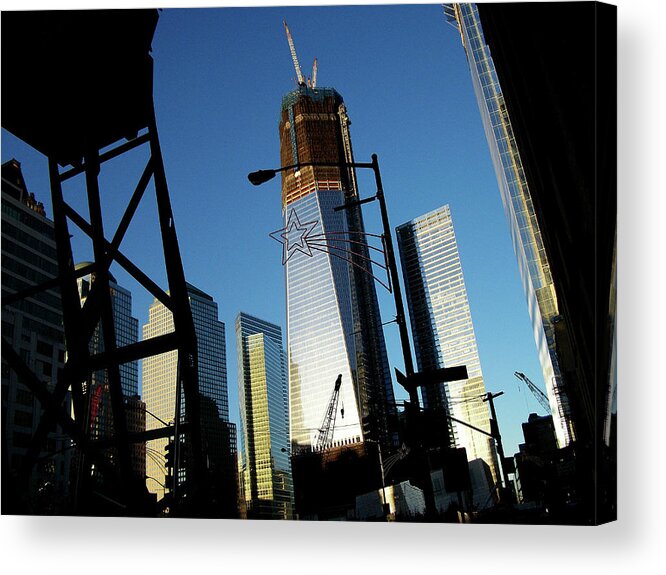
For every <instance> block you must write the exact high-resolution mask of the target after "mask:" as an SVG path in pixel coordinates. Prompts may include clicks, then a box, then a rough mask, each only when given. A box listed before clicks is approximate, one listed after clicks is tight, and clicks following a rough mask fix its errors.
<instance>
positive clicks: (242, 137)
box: [2, 4, 545, 454]
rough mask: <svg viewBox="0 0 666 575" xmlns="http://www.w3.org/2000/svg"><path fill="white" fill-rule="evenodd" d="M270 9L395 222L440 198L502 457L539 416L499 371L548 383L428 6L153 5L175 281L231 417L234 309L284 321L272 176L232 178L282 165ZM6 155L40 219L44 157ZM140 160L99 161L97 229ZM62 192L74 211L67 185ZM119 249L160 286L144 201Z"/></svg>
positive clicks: (6, 140)
mask: <svg viewBox="0 0 666 575" xmlns="http://www.w3.org/2000/svg"><path fill="white" fill-rule="evenodd" d="M283 19H286V20H287V22H288V24H289V27H290V29H291V33H292V36H293V38H294V41H295V43H296V49H297V51H298V56H299V59H300V62H301V67H302V69H303V72H304V74H306V75H307V74H309V71H310V69H311V67H312V61H313V59H314V57H315V56H316V57H317V59H318V67H319V71H318V79H317V83H318V85H319V86H321V87H334V88H335V89H336V90H337V91H338V92H340V94H341V95H342V96H343V98H344V99H345V103H346V105H347V109H348V113H349V116H350V118H351V120H352V126H351V134H352V143H353V148H354V154H355V158H356V160H357V161H359V162H365V161H369V160H370V156H371V154H373V153H376V154H377V155H378V156H379V163H380V168H381V171H382V179H383V183H384V188H385V193H386V199H387V205H388V211H389V217H390V220H391V224H392V227H394V228H395V227H396V226H398V225H399V224H402V223H404V222H405V221H407V220H410V219H412V218H414V217H416V216H419V215H421V214H423V213H425V212H428V211H430V210H432V209H435V208H438V207H440V206H441V205H443V204H447V203H448V204H449V205H450V207H451V211H452V216H453V221H454V226H455V229H456V236H457V241H458V247H459V250H460V256H461V261H462V266H463V273H464V276H465V280H466V286H467V292H468V296H469V300H470V306H471V311H472V319H473V322H474V327H475V331H476V336H477V341H478V347H479V354H480V358H481V366H482V370H483V374H484V379H485V383H486V388H487V389H488V390H491V391H494V392H497V391H504V396H503V397H502V398H500V399H498V400H497V401H496V407H497V412H498V417H499V424H500V429H501V431H502V434H503V437H504V442H505V451H506V452H507V454H513V453H514V452H515V451H517V446H518V444H519V443H520V442H521V441H522V432H521V428H520V423H521V422H523V421H526V419H527V416H528V414H529V413H530V412H537V413H540V414H542V413H543V412H542V411H541V407H540V406H539V404H538V403H537V402H536V401H535V400H534V398H533V397H532V396H531V394H530V393H529V391H528V390H526V389H525V388H524V387H520V386H521V385H522V384H519V383H518V380H517V379H516V378H515V377H514V376H513V372H514V371H522V372H524V373H525V374H527V375H528V376H529V377H530V378H531V379H532V381H534V382H535V383H536V384H537V385H538V386H540V387H541V388H542V389H545V388H544V384H543V380H542V377H541V369H540V367H539V363H538V359H537V353H536V348H535V344H534V339H533V337H532V331H531V325H530V322H529V318H528V313H527V306H526V302H525V296H524V294H523V290H522V287H521V284H520V280H519V276H518V270H517V265H516V259H515V256H514V254H513V250H512V247H511V242H510V237H509V231H508V226H507V223H506V220H505V217H504V212H503V209H502V204H501V200H500V195H499V191H498V188H497V182H496V180H495V175H494V172H493V169H492V164H491V160H490V155H489V152H488V146H487V143H486V140H485V136H484V133H483V129H482V125H481V120H480V116H479V110H478V107H477V104H476V100H475V98H474V94H473V91H472V85H471V79H470V75H469V70H468V68H467V62H466V60H465V55H464V51H463V48H462V45H461V42H460V37H459V35H458V32H457V31H456V30H455V29H454V28H452V27H451V26H450V25H448V24H447V23H446V21H445V19H444V16H443V12H442V9H441V6H440V5H435V4H433V5H394V6H343V7H268V8H223V9H186V10H175V9H166V10H164V11H162V12H161V15H160V19H159V22H158V25H157V30H156V33H155V37H154V39H153V57H154V60H155V80H154V99H155V104H156V113H157V121H158V129H159V133H160V140H161V144H162V151H163V155H164V161H165V166H166V173H167V179H168V183H169V190H170V194H171V200H172V203H173V210H174V217H175V222H176V229H177V231H178V236H179V240H180V247H181V251H182V255H183V260H184V267H185V273H186V277H187V279H188V281H189V282H190V283H192V284H194V285H196V286H197V287H199V288H200V289H202V290H204V291H206V292H207V293H209V294H211V295H212V296H213V297H214V299H215V300H216V301H217V302H218V304H219V309H220V320H221V321H223V322H224V323H225V324H226V329H227V358H228V375H229V378H228V379H229V381H228V384H229V396H230V411H231V417H232V419H233V420H234V421H236V422H238V421H239V417H238V400H237V383H236V377H237V370H236V345H235V334H234V331H233V329H234V319H235V316H236V314H237V313H238V312H239V311H245V312H248V313H251V314H253V315H256V316H258V317H261V318H263V319H266V320H268V321H272V322H274V323H277V324H279V325H281V326H282V327H283V329H284V328H285V309H284V276H283V269H282V265H281V246H280V245H279V244H278V243H276V242H275V241H273V240H272V239H271V238H270V237H269V235H268V234H269V233H270V232H272V231H274V230H277V229H279V228H281V227H283V223H282V220H281V209H280V184H279V179H276V180H273V181H272V182H269V183H267V184H264V185H263V186H262V187H259V188H255V187H254V186H252V185H251V184H250V183H249V182H248V181H247V178H246V176H247V174H248V172H251V171H254V170H256V169H259V168H275V167H278V166H279V140H278V131H277V127H278V119H279V111H280V103H281V98H282V96H283V95H284V94H286V93H287V92H289V91H290V90H291V89H293V88H294V87H295V81H294V78H295V72H294V68H293V65H292V62H291V57H290V54H289V48H288V45H287V40H286V37H285V33H284V28H283V25H282V21H283ZM12 157H14V158H16V159H17V160H19V161H20V162H21V163H22V166H23V171H24V175H25V178H26V181H27V184H28V187H29V189H30V191H32V192H34V193H35V195H36V196H37V197H38V199H39V200H41V201H43V202H44V203H45V204H46V206H47V213H49V215H50V214H51V210H50V199H49V183H48V173H47V166H46V159H45V158H44V157H43V156H41V155H40V154H38V153H37V152H35V151H34V150H32V149H31V148H29V147H28V146H27V145H25V144H24V143H22V142H20V141H18V140H16V139H15V138H14V137H13V136H11V135H10V134H8V133H7V132H5V131H4V130H3V132H2V161H3V162H4V161H7V160H8V159H10V158H12ZM145 158H146V156H145V153H143V152H139V153H136V154H133V155H131V156H128V157H126V158H122V159H120V160H115V161H114V163H113V165H110V166H109V167H108V168H105V169H104V171H103V176H102V179H101V186H102V193H103V202H104V210H105V218H106V219H105V227H106V231H107V235H108V236H110V235H112V233H113V230H114V229H115V228H114V226H115V225H116V224H117V222H118V220H119V218H120V215H121V214H122V210H123V209H124V207H125V205H126V202H127V198H128V197H129V195H130V193H131V192H132V191H133V189H134V186H135V184H136V181H137V180H138V176H139V174H140V170H141V169H142V168H143V165H144V164H145ZM364 172H368V173H364ZM358 176H359V192H360V195H361V197H367V196H371V195H374V192H375V187H374V180H373V177H372V172H371V171H369V170H364V171H363V170H362V171H360V172H359V173H358ZM65 195H66V198H67V199H68V200H69V201H70V202H71V203H72V204H73V205H74V206H75V207H77V206H78V207H79V208H80V211H81V213H83V214H85V213H86V212H85V210H84V206H85V204H84V202H83V194H82V187H81V186H80V185H79V184H78V183H77V182H74V183H73V184H72V185H69V186H68V187H67V188H65ZM364 210H365V211H364V217H365V222H366V229H367V231H368V232H371V233H380V232H381V225H380V220H379V211H378V207H377V205H376V204H375V203H371V204H368V205H366V206H365V207H364ZM72 232H73V233H74V235H75V237H74V245H75V250H76V251H75V256H76V259H77V260H78V261H83V260H86V259H91V249H90V245H89V242H87V241H85V239H84V238H82V236H81V234H80V233H78V231H77V230H76V229H75V228H73V230H72ZM121 249H122V250H123V252H124V253H125V254H126V255H127V256H129V257H130V258H131V259H132V260H133V261H134V262H135V263H137V265H139V267H141V268H142V269H143V270H144V271H146V272H148V273H149V275H151V277H153V278H155V279H157V280H158V283H160V285H162V286H166V281H165V275H164V272H163V262H162V261H161V247H160V243H159V237H158V234H157V219H156V216H155V207H154V202H152V201H151V198H150V197H149V194H148V195H147V197H146V198H144V203H143V204H142V206H141V207H140V209H139V213H138V215H137V218H136V219H135V221H134V222H133V224H132V226H131V227H130V230H129V232H128V235H127V238H126V240H125V242H124V243H123V246H122V248H121ZM112 271H113V273H114V275H115V276H116V278H117V279H118V281H119V283H121V284H122V285H124V286H125V287H127V288H129V289H130V290H132V292H133V298H134V315H135V316H136V317H138V319H139V324H140V326H141V325H143V324H144V323H146V321H147V316H148V306H149V305H150V303H151V301H152V297H151V296H150V295H149V294H147V293H146V292H145V291H144V290H143V288H141V287H140V286H138V284H136V283H135V282H134V281H133V280H131V278H129V277H128V276H127V274H125V273H124V272H123V271H122V269H120V268H119V267H117V266H115V267H114V268H112ZM378 293H379V296H380V307H381V310H382V315H383V320H384V321H387V320H389V319H392V318H393V315H394V306H393V302H392V298H391V296H390V295H389V294H388V293H386V292H385V291H384V290H383V288H381V286H378ZM385 334H386V338H387V344H388V352H389V362H390V363H391V365H392V366H396V367H398V368H400V369H402V356H401V351H400V345H399V339H398V333H397V328H396V326H395V324H389V325H387V326H386V328H385ZM396 392H397V395H398V396H399V397H401V398H404V397H405V394H404V393H403V392H402V390H401V389H399V388H397V387H396Z"/></svg>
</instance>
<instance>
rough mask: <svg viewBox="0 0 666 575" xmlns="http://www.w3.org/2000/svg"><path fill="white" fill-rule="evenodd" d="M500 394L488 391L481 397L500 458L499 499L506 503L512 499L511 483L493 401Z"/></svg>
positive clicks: (501, 393) (501, 392)
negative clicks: (488, 415)
mask: <svg viewBox="0 0 666 575" xmlns="http://www.w3.org/2000/svg"><path fill="white" fill-rule="evenodd" d="M500 395H504V392H503V391H500V392H499V393H496V394H494V395H493V394H492V393H491V392H490V391H489V392H488V393H487V394H486V397H485V398H484V399H483V401H487V402H488V405H489V406H490V433H491V434H492V437H493V438H494V439H495V444H496V445H497V454H498V455H499V460H500V467H501V468H502V477H503V479H504V489H503V491H502V495H503V497H502V498H501V499H504V500H505V501H506V502H507V503H510V502H512V501H513V497H512V496H511V489H510V487H509V485H511V483H510V482H509V473H508V471H507V469H506V464H505V462H504V447H503V446H502V436H501V435H500V431H499V425H498V424H497V413H496V412H495V403H494V401H493V400H494V399H495V398H496V397H499V396H500Z"/></svg>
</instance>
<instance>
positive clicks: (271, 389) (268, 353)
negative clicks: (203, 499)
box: [236, 312, 294, 519]
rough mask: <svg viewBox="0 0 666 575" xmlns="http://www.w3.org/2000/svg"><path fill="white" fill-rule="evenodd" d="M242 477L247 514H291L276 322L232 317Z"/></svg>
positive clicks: (256, 516) (273, 516) (281, 357)
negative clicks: (234, 319) (234, 333)
mask: <svg viewBox="0 0 666 575" xmlns="http://www.w3.org/2000/svg"><path fill="white" fill-rule="evenodd" d="M236 350H237V353H238V402H239V407H240V419H241V434H240V440H241V441H240V456H241V473H242V477H241V481H242V483H243V493H244V496H245V501H246V509H247V516H248V518H249V519H293V507H294V494H293V481H292V474H291V461H290V457H289V405H288V403H289V402H288V390H287V369H286V358H285V352H284V348H283V346H282V330H281V328H280V327H279V326H277V325H275V324H272V323H269V322H267V321H264V320H261V319H259V318H256V317H253V316H251V315H249V314H246V313H242V312H241V313H240V314H238V316H237V317H236Z"/></svg>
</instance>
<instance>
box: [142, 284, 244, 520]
mask: <svg viewBox="0 0 666 575" xmlns="http://www.w3.org/2000/svg"><path fill="white" fill-rule="evenodd" d="M187 292H188V295H189V300H190V308H191V309H192V319H193V320H194V330H195V333H196V337H197V356H198V366H199V372H198V382H199V391H200V412H201V427H202V437H203V442H204V449H205V450H206V453H207V456H208V469H209V470H211V472H212V473H213V474H214V475H215V477H214V481H216V482H217V483H216V484H217V485H218V490H219V491H220V493H221V495H220V497H219V500H220V502H221V503H220V505H221V506H222V507H223V508H224V509H223V513H222V514H223V515H226V516H237V512H238V509H237V493H238V490H237V450H236V426H235V425H234V424H232V423H230V422H229V399H228V392H227V358H226V346H225V340H224V337H225V329H224V323H222V322H221V321H219V320H218V318H217V317H218V311H217V303H216V302H215V301H214V300H213V298H212V297H211V296H210V295H208V294H206V293H204V292H203V291H201V290H200V289H198V288H196V287H194V286H192V285H190V284H187ZM173 330H174V324H173V315H172V313H171V312H170V311H169V310H168V309H167V308H166V307H165V306H164V304H162V302H160V301H158V300H157V299H156V300H154V301H153V303H152V305H151V306H150V309H149V315H148V323H147V324H146V325H144V326H143V339H144V340H147V339H150V338H153V337H157V336H160V335H164V334H167V333H171V332H172V331H173ZM177 373H178V352H177V350H173V351H169V352H167V353H163V354H160V355H156V356H152V357H147V358H145V359H144V360H143V362H142V392H143V398H144V401H145V402H146V408H147V410H148V411H149V413H150V414H153V415H154V416H156V417H157V418H159V419H161V420H162V421H166V422H170V421H173V420H174V417H175V413H176V378H177ZM183 397H184V396H183V395H182V394H181V417H184V403H183V402H184V398H183ZM156 417H153V416H152V415H148V417H147V419H146V428H147V429H149V430H150V429H157V428H161V427H163V424H162V423H161V422H160V421H159V420H158V419H156ZM166 443H167V439H155V440H152V441H149V442H148V444H147V447H146V449H147V453H146V475H147V476H148V477H149V479H148V480H147V487H148V490H149V491H151V492H152V493H156V494H157V495H158V498H161V497H162V496H163V494H164V488H163V487H162V486H161V485H160V484H159V483H158V481H159V482H161V483H163V482H164V475H165V469H164V453H165V451H164V446H165V445H166ZM185 473H186V469H181V474H180V476H179V477H180V480H183V479H184V477H185ZM150 478H154V479H150Z"/></svg>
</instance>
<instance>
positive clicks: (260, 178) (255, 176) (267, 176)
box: [247, 170, 276, 186]
mask: <svg viewBox="0 0 666 575" xmlns="http://www.w3.org/2000/svg"><path fill="white" fill-rule="evenodd" d="M275 174H276V172H275V170H257V171H256V172H252V173H251V174H248V175H247V179H248V180H250V183H251V184H252V185H254V186H260V185H261V184H263V183H264V182H267V181H268V180H272V179H273V178H274V177H275Z"/></svg>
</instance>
